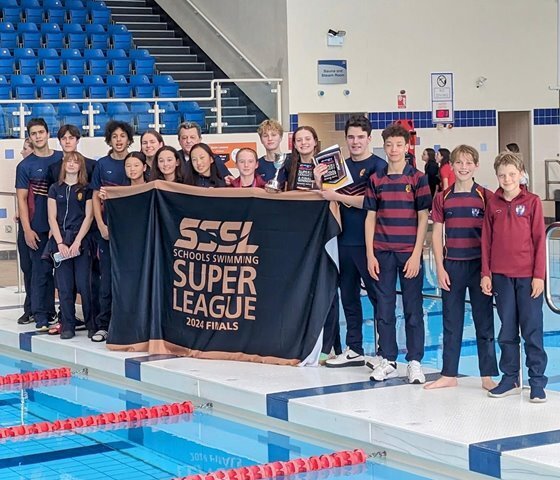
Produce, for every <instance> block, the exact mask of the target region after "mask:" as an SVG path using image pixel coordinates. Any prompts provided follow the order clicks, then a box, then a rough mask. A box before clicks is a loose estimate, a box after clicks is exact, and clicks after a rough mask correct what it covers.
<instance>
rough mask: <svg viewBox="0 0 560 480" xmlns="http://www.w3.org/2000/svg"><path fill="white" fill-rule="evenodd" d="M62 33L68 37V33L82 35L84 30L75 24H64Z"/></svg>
mask: <svg viewBox="0 0 560 480" xmlns="http://www.w3.org/2000/svg"><path fill="white" fill-rule="evenodd" d="M62 31H63V32H64V33H65V34H66V35H68V34H69V33H82V32H83V31H84V29H83V28H82V26H81V25H79V24H77V23H65V24H64V25H62Z"/></svg>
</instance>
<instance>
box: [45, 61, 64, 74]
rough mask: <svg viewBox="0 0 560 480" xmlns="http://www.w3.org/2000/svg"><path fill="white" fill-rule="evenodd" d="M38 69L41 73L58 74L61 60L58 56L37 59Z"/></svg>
mask: <svg viewBox="0 0 560 480" xmlns="http://www.w3.org/2000/svg"><path fill="white" fill-rule="evenodd" d="M39 70H40V71H41V73H42V74H43V75H60V74H61V73H62V62H61V60H60V58H43V59H41V60H39Z"/></svg>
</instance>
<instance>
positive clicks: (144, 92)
mask: <svg viewBox="0 0 560 480" xmlns="http://www.w3.org/2000/svg"><path fill="white" fill-rule="evenodd" d="M132 90H133V91H134V96H135V97H137V98H154V97H155V94H156V90H155V88H154V86H153V85H151V84H144V85H135V86H134V87H132Z"/></svg>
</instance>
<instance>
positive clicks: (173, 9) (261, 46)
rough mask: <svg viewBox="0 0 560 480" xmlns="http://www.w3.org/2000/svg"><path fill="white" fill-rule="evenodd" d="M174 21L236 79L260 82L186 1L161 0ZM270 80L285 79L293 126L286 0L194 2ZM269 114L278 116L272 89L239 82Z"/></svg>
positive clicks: (196, 0) (284, 88)
mask: <svg viewBox="0 0 560 480" xmlns="http://www.w3.org/2000/svg"><path fill="white" fill-rule="evenodd" d="M156 1H157V3H158V4H159V5H160V6H161V7H162V8H163V9H164V10H165V11H166V12H167V13H168V14H169V15H170V16H171V17H172V18H173V20H174V21H175V22H176V23H177V24H178V25H179V26H180V27H181V28H183V30H184V31H185V32H186V33H187V34H188V35H189V36H190V37H191V38H192V39H193V40H194V41H195V42H196V43H197V44H198V45H199V46H200V48H202V50H204V52H205V53H206V54H208V56H209V57H210V58H211V59H212V60H213V61H214V62H215V63H216V64H217V65H218V66H219V67H220V68H221V69H222V70H223V71H224V72H225V73H226V74H227V75H228V76H229V77H230V78H258V77H259V75H258V74H257V73H255V70H253V69H252V68H251V67H250V66H249V65H248V64H247V63H245V62H244V61H242V60H240V56H239V54H237V53H235V51H234V50H232V49H231V47H229V46H228V45H227V43H226V42H225V41H224V40H223V39H222V38H220V37H219V36H217V35H216V32H215V31H214V30H213V29H212V28H210V27H209V25H208V23H206V22H205V21H204V20H203V19H202V18H201V17H200V16H199V15H195V14H194V13H193V9H192V7H191V6H190V5H188V3H187V2H186V1H185V0H156ZM192 3H193V4H195V5H196V6H197V8H199V9H200V11H201V12H202V13H204V14H205V15H206V16H207V17H208V18H210V19H211V21H212V22H213V23H214V24H215V25H216V26H217V27H218V29H219V30H220V31H221V32H222V34H223V35H224V36H225V37H227V38H228V39H229V40H231V42H232V43H233V44H234V45H235V46H236V47H237V48H238V49H239V50H241V51H242V52H243V53H244V54H245V55H246V56H247V57H248V58H249V60H250V61H251V62H252V63H254V64H255V65H256V66H257V67H258V68H259V69H260V70H261V72H263V73H264V74H265V75H266V76H267V77H268V78H283V79H286V83H285V84H284V86H283V91H284V92H285V93H286V95H284V97H285V98H286V101H285V106H284V108H283V110H284V111H285V115H284V116H285V120H286V124H287V118H288V117H287V115H288V101H287V91H288V85H287V77H288V75H287V72H288V53H287V31H286V3H285V0H282V1H278V0H235V1H223V0H192ZM239 87H240V88H242V89H243V90H244V91H245V92H246V93H247V95H249V96H250V97H251V98H252V99H253V100H254V101H255V103H256V104H257V105H259V107H260V108H261V109H262V110H263V111H264V112H265V113H266V114H269V115H272V116H275V111H276V110H275V108H276V103H275V102H276V99H275V96H274V95H272V94H271V93H270V89H271V87H270V85H266V84H259V85H258V86H257V85H255V86H250V85H249V84H239Z"/></svg>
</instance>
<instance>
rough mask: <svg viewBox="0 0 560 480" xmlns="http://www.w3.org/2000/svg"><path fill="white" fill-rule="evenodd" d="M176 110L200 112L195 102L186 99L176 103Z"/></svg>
mask: <svg viewBox="0 0 560 480" xmlns="http://www.w3.org/2000/svg"><path fill="white" fill-rule="evenodd" d="M177 110H178V111H179V112H181V113H196V112H200V111H201V108H200V105H199V104H198V103H197V102H193V101H192V100H187V101H184V102H179V103H178V105H177Z"/></svg>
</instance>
